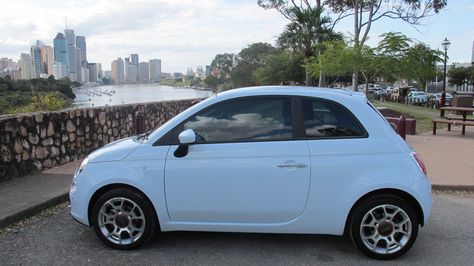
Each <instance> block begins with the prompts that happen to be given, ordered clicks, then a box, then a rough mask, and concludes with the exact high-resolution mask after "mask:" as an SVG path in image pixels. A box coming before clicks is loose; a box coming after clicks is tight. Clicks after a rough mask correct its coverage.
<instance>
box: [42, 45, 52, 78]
mask: <svg viewBox="0 0 474 266" xmlns="http://www.w3.org/2000/svg"><path fill="white" fill-rule="evenodd" d="M53 63H54V59H53V48H51V46H43V47H41V69H42V70H43V72H42V73H44V74H47V75H48V76H50V75H53Z"/></svg>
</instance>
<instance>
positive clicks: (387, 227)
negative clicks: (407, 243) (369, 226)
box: [377, 221, 393, 236]
mask: <svg viewBox="0 0 474 266" xmlns="http://www.w3.org/2000/svg"><path fill="white" fill-rule="evenodd" d="M377 232H378V233H379V234H380V235H381V236H389V235H391V234H392V232H393V224H392V223H391V222H389V221H383V222H381V223H380V224H379V225H378V226H377Z"/></svg>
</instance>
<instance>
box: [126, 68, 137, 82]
mask: <svg viewBox="0 0 474 266" xmlns="http://www.w3.org/2000/svg"><path fill="white" fill-rule="evenodd" d="M125 68H126V71H125V72H126V77H125V81H127V82H130V83H136V82H138V67H137V66H136V65H133V64H126V65H125Z"/></svg>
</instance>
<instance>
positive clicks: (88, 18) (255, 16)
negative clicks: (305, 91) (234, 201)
mask: <svg viewBox="0 0 474 266" xmlns="http://www.w3.org/2000/svg"><path fill="white" fill-rule="evenodd" d="M17 2H18V1H17ZM2 6H3V4H2ZM5 8H6V9H4V10H13V11H14V12H10V13H8V12H7V13H8V14H6V15H5V16H2V17H1V18H0V48H1V50H0V51H1V52H2V55H3V54H6V55H8V56H10V57H13V58H18V57H19V53H20V52H21V51H28V50H29V46H30V45H31V44H33V43H34V41H35V40H36V39H41V40H43V41H44V42H45V43H46V44H52V39H53V38H54V36H55V35H56V33H57V32H59V31H63V29H64V24H65V19H66V17H67V23H68V26H69V27H70V28H73V29H75V32H76V35H84V36H86V41H87V49H88V51H87V52H88V59H89V61H91V62H101V63H102V65H103V67H104V68H105V69H109V68H110V62H111V61H112V60H114V59H116V58H117V57H126V56H128V55H129V54H131V53H139V54H140V59H141V60H148V59H152V58H161V59H162V62H163V71H168V72H174V71H184V70H185V69H186V68H187V67H194V68H195V67H196V66H197V65H206V64H210V62H211V61H212V59H213V57H214V56H215V54H217V53H223V52H235V53H236V52H238V51H239V50H240V49H242V48H243V47H245V46H246V45H248V44H250V43H253V42H259V41H266V42H270V43H274V40H275V38H276V36H277V35H278V34H279V33H280V32H281V31H282V29H283V27H284V25H285V23H286V21H285V19H284V18H283V17H281V16H280V15H279V14H277V13H276V12H272V11H266V10H264V9H263V8H260V7H259V6H258V5H257V4H256V1H249V2H245V3H242V2H241V1H230V2H229V1H222V0H220V1H219V0H218V1H216V0H200V1H193V0H174V1H165V0H121V1H113V0H81V1H53V0H49V1H48V0H44V1H33V0H30V1H21V3H16V2H9V3H7V4H6V5H5ZM2 9H3V8H2ZM6 25H9V28H10V29H13V30H10V29H7V27H6ZM8 43H9V44H8ZM15 49H18V50H17V51H15Z"/></svg>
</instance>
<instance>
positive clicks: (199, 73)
mask: <svg viewBox="0 0 474 266" xmlns="http://www.w3.org/2000/svg"><path fill="white" fill-rule="evenodd" d="M196 76H197V77H198V78H200V79H203V78H205V76H204V70H203V68H202V66H197V67H196Z"/></svg>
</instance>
